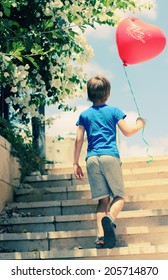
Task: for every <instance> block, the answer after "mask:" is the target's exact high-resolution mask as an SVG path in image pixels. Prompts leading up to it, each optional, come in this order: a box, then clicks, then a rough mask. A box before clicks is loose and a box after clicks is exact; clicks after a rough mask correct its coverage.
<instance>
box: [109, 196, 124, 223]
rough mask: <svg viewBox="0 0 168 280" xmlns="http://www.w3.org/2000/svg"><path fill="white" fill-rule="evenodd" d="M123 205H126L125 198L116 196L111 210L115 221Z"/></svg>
mask: <svg viewBox="0 0 168 280" xmlns="http://www.w3.org/2000/svg"><path fill="white" fill-rule="evenodd" d="M123 206H124V198H123V197H120V196H116V197H115V198H114V199H113V201H112V203H111V207H110V211H109V212H110V216H111V218H112V220H113V221H115V220H116V218H117V217H118V214H119V213H120V212H121V210H122V208H123Z"/></svg>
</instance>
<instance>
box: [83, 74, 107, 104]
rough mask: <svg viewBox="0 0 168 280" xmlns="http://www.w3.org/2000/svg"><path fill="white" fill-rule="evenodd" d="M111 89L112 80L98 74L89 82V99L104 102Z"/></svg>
mask: <svg viewBox="0 0 168 280" xmlns="http://www.w3.org/2000/svg"><path fill="white" fill-rule="evenodd" d="M110 89H111V85H110V82H109V81H108V80H107V79H106V78H105V77H103V76H101V75H96V76H94V77H92V78H91V79H90V80H89V81H88V82H87V94H88V99H89V100H90V101H92V102H96V101H98V100H99V101H101V102H104V101H106V100H107V98H108V96H109V95H110Z"/></svg>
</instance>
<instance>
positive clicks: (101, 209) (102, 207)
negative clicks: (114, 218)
mask: <svg viewBox="0 0 168 280" xmlns="http://www.w3.org/2000/svg"><path fill="white" fill-rule="evenodd" d="M109 206H110V197H109V196H108V197H104V198H102V199H100V200H99V202H98V205H97V210H96V215H97V236H104V231H103V227H102V218H103V217H104V216H107V214H108V209H109Z"/></svg>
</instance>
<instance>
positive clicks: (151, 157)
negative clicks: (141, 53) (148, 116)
mask: <svg viewBox="0 0 168 280" xmlns="http://www.w3.org/2000/svg"><path fill="white" fill-rule="evenodd" d="M125 66H127V65H126V64H125V63H124V64H123V68H124V72H125V76H126V78H127V82H128V85H129V87H130V91H131V94H132V97H133V100H134V103H135V106H136V109H137V112H138V115H139V117H140V118H141V113H140V110H139V107H138V104H137V101H136V98H135V95H134V92H133V89H132V85H131V82H130V80H129V78H128V74H127V71H126V67H125ZM144 130H145V128H144V127H143V129H142V140H143V141H144V143H145V144H146V146H147V148H146V154H147V155H148V157H149V158H150V159H149V160H147V163H149V162H152V161H153V156H151V155H150V154H149V153H148V151H149V147H150V146H149V144H148V142H147V141H146V139H145V137H144Z"/></svg>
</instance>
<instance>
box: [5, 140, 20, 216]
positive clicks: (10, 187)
mask: <svg viewBox="0 0 168 280" xmlns="http://www.w3.org/2000/svg"><path fill="white" fill-rule="evenodd" d="M10 150H11V145H10V144H9V142H8V141H7V140H6V139H4V138H3V137H1V136H0V212H1V211H2V210H3V208H4V207H5V205H6V203H7V202H9V201H12V200H13V191H14V188H15V187H16V186H18V184H19V180H20V171H19V163H18V161H17V159H16V158H14V157H13V156H12V155H11V153H10Z"/></svg>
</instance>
